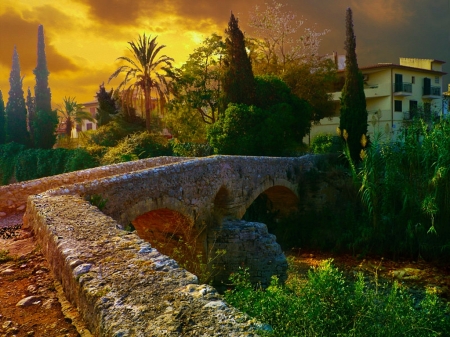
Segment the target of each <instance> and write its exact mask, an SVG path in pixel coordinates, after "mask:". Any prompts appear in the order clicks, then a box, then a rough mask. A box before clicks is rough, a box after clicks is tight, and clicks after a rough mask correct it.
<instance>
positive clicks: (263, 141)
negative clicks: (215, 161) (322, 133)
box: [207, 76, 311, 156]
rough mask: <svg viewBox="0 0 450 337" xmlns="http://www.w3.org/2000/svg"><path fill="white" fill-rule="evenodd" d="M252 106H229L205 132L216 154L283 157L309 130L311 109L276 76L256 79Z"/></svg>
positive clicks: (295, 147) (299, 142) (289, 152)
mask: <svg viewBox="0 0 450 337" xmlns="http://www.w3.org/2000/svg"><path fill="white" fill-rule="evenodd" d="M255 83H256V88H257V90H256V96H255V99H254V101H255V105H251V106H248V105H244V104H229V106H228V108H227V109H226V110H225V113H224V115H223V116H222V117H221V118H220V119H219V121H218V122H216V123H215V124H214V125H212V126H211V127H210V128H209V129H208V135H207V137H208V142H209V144H210V145H211V147H213V149H214V152H215V153H220V154H234V155H258V156H286V155H292V154H294V153H295V151H296V149H297V147H298V145H299V144H301V143H302V139H303V137H304V136H305V134H306V133H307V132H308V130H309V125H310V124H309V119H310V115H311V109H310V106H309V104H308V103H307V102H305V101H303V100H300V99H299V98H298V97H297V96H295V95H293V94H292V93H291V91H290V89H289V88H288V87H287V85H286V84H285V83H284V82H283V81H281V80H280V79H279V78H277V77H275V76H260V77H256V79H255Z"/></svg>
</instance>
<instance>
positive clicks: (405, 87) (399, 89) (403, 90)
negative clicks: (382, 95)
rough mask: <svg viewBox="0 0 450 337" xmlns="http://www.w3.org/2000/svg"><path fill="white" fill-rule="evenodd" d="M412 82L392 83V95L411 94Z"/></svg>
mask: <svg viewBox="0 0 450 337" xmlns="http://www.w3.org/2000/svg"><path fill="white" fill-rule="evenodd" d="M411 95H412V83H409V82H396V83H394V96H411Z"/></svg>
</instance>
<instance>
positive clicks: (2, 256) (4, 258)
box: [0, 249, 14, 263]
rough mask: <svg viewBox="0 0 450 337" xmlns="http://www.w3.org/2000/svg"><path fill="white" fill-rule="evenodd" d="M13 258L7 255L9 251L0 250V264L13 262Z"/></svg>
mask: <svg viewBox="0 0 450 337" xmlns="http://www.w3.org/2000/svg"><path fill="white" fill-rule="evenodd" d="M13 259H14V258H13V257H12V256H11V255H9V251H8V250H6V249H0V263H5V262H8V261H11V260H13Z"/></svg>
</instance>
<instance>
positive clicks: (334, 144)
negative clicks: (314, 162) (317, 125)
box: [310, 133, 341, 154]
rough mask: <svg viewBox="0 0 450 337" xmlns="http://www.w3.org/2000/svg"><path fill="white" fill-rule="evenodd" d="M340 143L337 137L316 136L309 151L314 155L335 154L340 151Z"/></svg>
mask: <svg viewBox="0 0 450 337" xmlns="http://www.w3.org/2000/svg"><path fill="white" fill-rule="evenodd" d="M340 145H341V144H340V142H339V139H338V137H337V136H335V135H332V134H329V133H322V134H318V135H316V136H315V137H314V138H313V139H312V141H311V146H310V151H311V152H312V153H315V154H325V153H332V152H333V153H337V152H338V151H340V150H341V146H340Z"/></svg>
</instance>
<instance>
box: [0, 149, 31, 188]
mask: <svg viewBox="0 0 450 337" xmlns="http://www.w3.org/2000/svg"><path fill="white" fill-rule="evenodd" d="M24 150H25V146H24V145H22V144H18V143H14V142H11V143H7V144H2V145H0V179H1V185H7V184H9V183H10V180H11V178H12V177H13V175H14V169H15V166H16V157H17V156H18V154H19V153H21V152H22V151H24Z"/></svg>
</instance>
